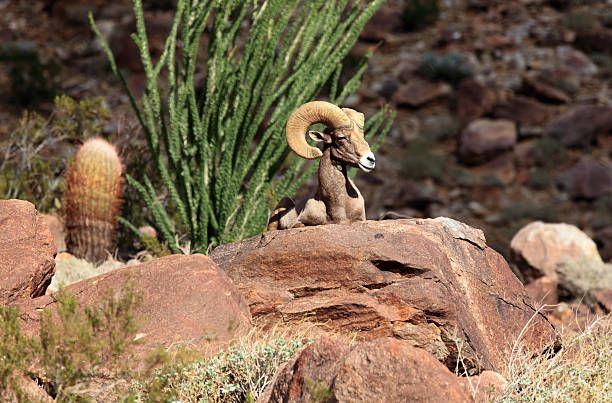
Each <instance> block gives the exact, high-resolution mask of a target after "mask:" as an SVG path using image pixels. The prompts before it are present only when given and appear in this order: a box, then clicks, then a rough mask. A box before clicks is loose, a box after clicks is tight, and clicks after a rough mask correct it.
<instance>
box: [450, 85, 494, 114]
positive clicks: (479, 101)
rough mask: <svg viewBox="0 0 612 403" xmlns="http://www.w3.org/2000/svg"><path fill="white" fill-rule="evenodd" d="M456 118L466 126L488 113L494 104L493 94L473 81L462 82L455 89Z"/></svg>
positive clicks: (484, 86)
mask: <svg viewBox="0 0 612 403" xmlns="http://www.w3.org/2000/svg"><path fill="white" fill-rule="evenodd" d="M456 96H457V116H459V120H460V121H461V122H462V124H467V123H469V122H471V121H473V120H475V119H478V118H480V117H482V116H484V115H485V114H486V113H489V112H490V111H491V109H492V108H493V104H494V103H495V93H494V92H493V91H491V90H490V89H489V88H487V86H486V85H484V84H482V83H480V82H478V81H476V80H474V79H471V78H469V79H466V80H463V81H462V82H461V83H460V84H459V87H458V88H457V95H456Z"/></svg>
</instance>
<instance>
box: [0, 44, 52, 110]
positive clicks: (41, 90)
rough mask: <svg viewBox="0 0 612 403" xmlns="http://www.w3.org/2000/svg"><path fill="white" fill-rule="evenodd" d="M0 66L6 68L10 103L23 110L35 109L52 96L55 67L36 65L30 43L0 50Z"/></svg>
mask: <svg viewBox="0 0 612 403" xmlns="http://www.w3.org/2000/svg"><path fill="white" fill-rule="evenodd" d="M0 62H1V63H5V64H7V65H8V66H9V79H10V81H11V99H12V101H13V102H14V103H16V104H17V105H19V106H23V107H37V106H38V105H39V104H40V103H41V102H44V101H48V100H51V99H52V98H53V96H54V94H55V89H54V87H55V84H54V79H53V77H54V74H55V73H56V71H57V66H55V65H53V64H44V63H42V62H41V61H40V57H39V56H38V50H37V49H36V46H35V45H34V43H32V42H23V43H21V44H18V45H15V46H4V47H1V48H0Z"/></svg>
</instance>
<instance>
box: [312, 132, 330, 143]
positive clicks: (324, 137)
mask: <svg viewBox="0 0 612 403" xmlns="http://www.w3.org/2000/svg"><path fill="white" fill-rule="evenodd" d="M308 136H309V137H310V138H311V139H313V140H314V141H316V142H317V143H320V142H324V143H328V144H329V143H331V142H332V138H331V136H330V135H329V134H327V133H321V132H317V131H314V130H311V131H309V132H308Z"/></svg>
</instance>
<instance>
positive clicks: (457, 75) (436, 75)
mask: <svg viewBox="0 0 612 403" xmlns="http://www.w3.org/2000/svg"><path fill="white" fill-rule="evenodd" d="M417 74H419V75H420V76H422V77H424V78H427V79H429V80H433V81H447V82H449V83H451V84H453V85H457V84H459V82H461V80H463V79H465V78H468V77H472V76H473V75H474V66H473V65H472V64H471V63H470V62H469V61H468V60H467V58H466V57H465V56H464V55H462V54H460V53H457V52H448V53H444V54H440V53H434V52H427V53H425V54H424V55H423V57H422V58H421V63H420V64H419V68H418V70H417Z"/></svg>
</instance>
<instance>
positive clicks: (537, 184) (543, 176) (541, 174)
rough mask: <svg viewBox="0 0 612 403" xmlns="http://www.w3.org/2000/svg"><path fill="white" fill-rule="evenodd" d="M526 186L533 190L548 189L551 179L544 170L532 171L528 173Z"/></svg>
mask: <svg viewBox="0 0 612 403" xmlns="http://www.w3.org/2000/svg"><path fill="white" fill-rule="evenodd" d="M527 185H528V186H529V187H531V188H533V189H548V188H549V187H550V186H551V185H552V179H551V178H550V175H549V174H548V172H546V171H545V170H544V169H539V168H536V169H533V170H531V172H530V173H529V178H528V179H527Z"/></svg>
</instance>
